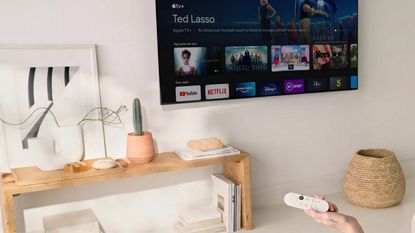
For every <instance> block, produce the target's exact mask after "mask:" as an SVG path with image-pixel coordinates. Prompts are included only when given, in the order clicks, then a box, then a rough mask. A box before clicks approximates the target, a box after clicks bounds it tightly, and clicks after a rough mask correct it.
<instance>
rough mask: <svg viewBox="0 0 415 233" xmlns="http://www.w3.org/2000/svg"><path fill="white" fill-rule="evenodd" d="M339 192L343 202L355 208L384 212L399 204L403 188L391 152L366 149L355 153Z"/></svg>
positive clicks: (397, 167)
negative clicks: (341, 191) (355, 206)
mask: <svg viewBox="0 0 415 233" xmlns="http://www.w3.org/2000/svg"><path fill="white" fill-rule="evenodd" d="M343 188H344V193H345V195H346V197H347V199H348V200H349V201H350V202H352V203H353V204H355V205H358V206H361V207H366V208H387V207H391V206H395V205H397V204H399V203H400V202H401V201H402V199H403V197H404V195H405V191H406V184H405V177H404V174H403V172H402V168H401V165H400V164H399V162H398V160H397V159H396V156H395V153H394V152H392V151H390V150H385V149H368V150H361V151H359V152H357V154H356V155H355V156H354V157H353V159H352V161H351V163H350V165H349V167H348V169H347V171H346V175H345V177H344V186H343Z"/></svg>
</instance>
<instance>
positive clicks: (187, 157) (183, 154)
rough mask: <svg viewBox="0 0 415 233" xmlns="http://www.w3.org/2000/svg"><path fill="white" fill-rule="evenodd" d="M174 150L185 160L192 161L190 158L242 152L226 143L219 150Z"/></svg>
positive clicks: (204, 157) (205, 157)
mask: <svg viewBox="0 0 415 233" xmlns="http://www.w3.org/2000/svg"><path fill="white" fill-rule="evenodd" d="M174 152H175V153H176V154H177V155H178V156H180V157H181V158H182V159H183V160H186V161H190V160H198V159H207V158H214V157H222V156H229V155H237V154H240V153H241V151H240V150H238V149H236V148H234V147H232V146H229V145H226V146H225V147H224V148H222V149H217V150H210V151H194V150H189V149H188V148H186V149H176V150H174Z"/></svg>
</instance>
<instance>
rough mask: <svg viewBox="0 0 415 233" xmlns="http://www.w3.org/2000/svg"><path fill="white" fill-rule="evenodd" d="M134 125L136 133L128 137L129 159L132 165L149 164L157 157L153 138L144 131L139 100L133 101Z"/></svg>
mask: <svg viewBox="0 0 415 233" xmlns="http://www.w3.org/2000/svg"><path fill="white" fill-rule="evenodd" d="M133 124H134V132H132V133H129V134H128V137H127V158H128V160H129V161H131V162H132V163H149V162H151V161H152V160H153V158H154V155H155V151H154V142H153V136H152V134H151V133H150V132H148V131H143V123H142V114H141V104H140V100H139V99H137V98H136V99H134V100H133Z"/></svg>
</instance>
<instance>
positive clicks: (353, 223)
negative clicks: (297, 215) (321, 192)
mask: <svg viewBox="0 0 415 233" xmlns="http://www.w3.org/2000/svg"><path fill="white" fill-rule="evenodd" d="M315 198H316V199H319V200H324V197H323V196H315ZM329 206H330V208H329V212H325V213H321V212H318V211H315V210H312V209H308V210H304V212H305V213H306V214H307V215H308V216H310V217H312V218H313V219H314V220H315V221H316V222H317V223H320V224H322V225H325V226H328V227H331V228H334V229H336V230H338V231H340V232H342V233H364V232H363V229H362V227H361V226H360V224H359V222H358V221H357V219H356V218H355V217H353V216H348V215H344V214H341V213H338V208H337V206H336V205H335V204H333V203H329Z"/></svg>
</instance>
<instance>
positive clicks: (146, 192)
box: [0, 0, 415, 232]
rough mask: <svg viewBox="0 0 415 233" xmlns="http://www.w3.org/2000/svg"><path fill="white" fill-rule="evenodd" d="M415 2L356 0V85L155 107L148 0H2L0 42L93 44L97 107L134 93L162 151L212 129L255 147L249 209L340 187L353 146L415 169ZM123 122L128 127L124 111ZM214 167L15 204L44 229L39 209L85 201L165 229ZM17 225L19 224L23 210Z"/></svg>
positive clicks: (118, 226) (111, 225)
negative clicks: (385, 152)
mask: <svg viewBox="0 0 415 233" xmlns="http://www.w3.org/2000/svg"><path fill="white" fill-rule="evenodd" d="M414 7H415V2H414V1H412V0H398V1H393V2H391V1H388V0H361V1H360V12H359V17H360V25H359V26H360V35H359V39H360V41H359V50H360V51H359V52H360V54H359V55H360V58H359V59H360V64H359V69H360V70H359V76H360V90H359V91H353V92H339V93H323V94H313V95H298V96H285V97H275V98H257V99H250V100H236V101H223V102H215V103H200V104H188V105H179V106H169V107H162V106H160V105H159V90H158V89H159V88H158V70H157V42H156V39H157V38H156V24H155V6H154V0H71V1H69V0H67V1H64V0H38V1H27V0H1V1H0V32H1V36H0V43H13V44H16V43H29V44H34V43H46V44H47V43H53V44H56V43H64V44H65V43H69V44H76V43H93V44H97V45H98V59H99V69H100V78H101V85H102V93H103V103H104V105H106V106H108V107H112V108H115V107H117V106H118V105H119V104H127V105H130V102H131V100H132V99H133V98H134V97H136V96H138V97H140V98H141V100H142V104H143V105H144V106H145V118H146V119H145V127H146V128H147V129H149V130H151V131H152V132H153V134H154V137H155V139H156V140H157V144H158V148H159V151H168V150H172V149H174V148H176V147H181V146H183V145H185V142H186V141H187V140H188V139H191V138H199V137H208V136H218V137H220V138H222V139H223V140H224V141H225V142H227V143H230V144H232V145H235V146H237V147H240V148H242V149H244V150H246V151H248V152H250V153H251V154H252V185H253V198H254V199H253V201H254V206H256V207H262V206H265V205H267V204H277V203H279V202H280V198H281V195H282V194H283V193H284V192H287V191H298V192H303V193H310V194H314V193H333V192H339V191H341V184H342V183H341V180H342V176H343V174H344V170H345V168H346V166H347V164H348V162H349V161H350V159H351V157H352V155H353V153H354V152H355V151H356V150H358V149H360V148H367V147H386V148H390V149H392V150H394V151H396V152H397V154H398V157H399V159H400V160H401V162H402V165H403V167H404V168H405V171H406V174H407V176H414V175H415V174H414V172H413V168H414V167H415V166H414V164H415V162H414V161H415V146H414V144H413V138H414V137H413V133H414V132H415V121H414V120H413V119H414V118H415V110H414V108H415V107H414V104H413V100H414V99H415V92H414V91H413V90H414V86H415V78H414V77H413V69H414V68H413V61H414V60H413V58H414V54H415V46H414V45H413V43H412V42H413V41H414V40H415V27H414V26H413V19H412V17H411V15H412V13H413V12H412V9H413V8H414ZM124 120H125V122H126V128H127V129H131V128H132V127H131V123H130V122H131V117H130V116H129V115H126V116H124ZM126 131H127V130H125V131H117V130H111V131H110V133H109V135H108V137H109V141H110V144H111V145H110V152H111V154H113V155H120V154H121V155H122V154H123V150H124V147H125V142H124V138H125V135H126ZM411 169H412V170H411ZM220 170H221V168H220V167H209V168H206V169H194V170H190V171H185V172H175V173H170V174H158V175H152V176H147V177H140V178H137V179H135V178H134V179H127V180H123V181H117V182H109V183H105V184H99V185H92V186H87V187H76V188H68V189H65V190H60V191H50V192H44V193H40V194H32V195H24V196H21V197H19V198H18V199H17V200H18V201H17V209H18V210H19V211H22V210H23V209H26V211H25V215H26V216H25V220H26V229H27V230H28V231H34V230H38V229H41V216H42V215H44V214H53V213H58V212H65V211H68V210H73V209H79V208H84V207H88V208H92V209H93V210H94V211H95V212H96V213H97V215H98V217H99V218H100V219H101V220H102V221H103V224H104V227H106V228H107V230H108V231H109V232H151V231H156V230H160V229H163V228H165V227H169V226H170V225H171V223H172V222H173V221H174V220H175V218H174V216H175V211H177V208H178V206H181V205H184V204H190V203H194V202H198V201H199V200H203V199H206V198H207V196H208V195H207V193H208V192H209V185H208V182H207V180H208V178H209V175H210V174H211V173H212V172H218V171H220ZM176 183H177V185H176ZM102 195H105V196H106V197H100V196H102ZM80 200H82V201H81V202H79V201H80ZM61 202H70V203H68V204H62V205H58V203H61ZM39 206H46V207H42V208H37V207H39ZM125 206H127V207H125ZM149 209H155V210H154V211H149ZM160 220H162V221H160ZM18 224H19V225H20V227H21V228H20V229H23V228H22V227H23V222H22V217H21V216H19V218H18Z"/></svg>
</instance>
